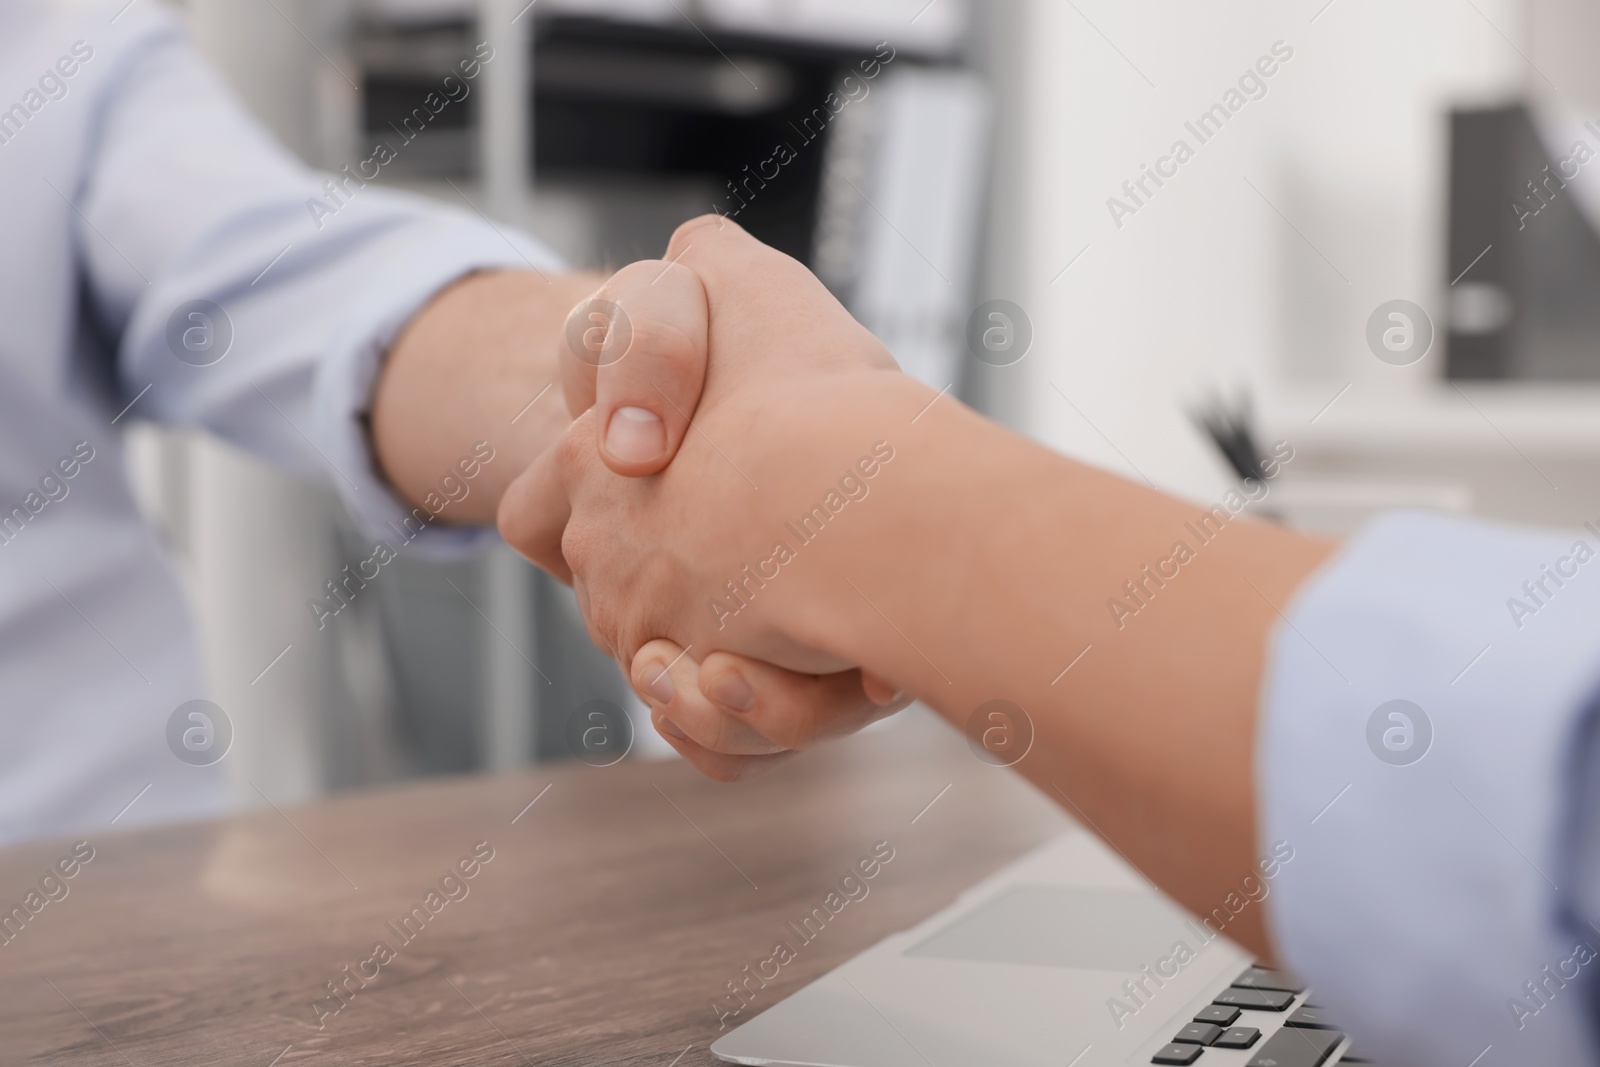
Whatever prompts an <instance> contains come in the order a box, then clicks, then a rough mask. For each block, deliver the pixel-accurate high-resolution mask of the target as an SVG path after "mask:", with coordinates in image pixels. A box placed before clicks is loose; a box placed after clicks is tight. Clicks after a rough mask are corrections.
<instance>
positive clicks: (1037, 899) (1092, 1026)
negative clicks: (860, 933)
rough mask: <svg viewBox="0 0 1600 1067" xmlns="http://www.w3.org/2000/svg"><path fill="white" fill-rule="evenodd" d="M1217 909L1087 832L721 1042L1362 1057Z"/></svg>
mask: <svg viewBox="0 0 1600 1067" xmlns="http://www.w3.org/2000/svg"><path fill="white" fill-rule="evenodd" d="M1269 884H1270V883H1269ZM869 906H870V905H869ZM1248 906H1250V907H1259V906H1260V905H1259V904H1250V905H1248ZM1224 914H1226V913H1224ZM1217 925H1218V924H1217V923H1216V922H1215V921H1213V922H1212V923H1210V924H1209V925H1208V924H1207V923H1204V922H1202V921H1201V920H1199V919H1197V918H1195V917H1194V916H1192V915H1190V914H1188V913H1187V912H1185V911H1184V910H1183V909H1181V908H1179V907H1178V906H1177V905H1176V904H1174V903H1172V902H1171V901H1170V900H1168V899H1167V898H1166V897H1165V896H1163V895H1162V894H1161V893H1160V892H1159V891H1158V890H1156V889H1155V888H1154V887H1152V886H1151V885H1150V884H1149V883H1148V882H1146V881H1145V880H1144V879H1143V878H1141V877H1140V876H1139V875H1138V873H1137V872H1135V871H1134V870H1133V869H1132V868H1130V867H1129V866H1128V865H1127V864H1126V863H1125V862H1124V861H1123V860H1122V859H1121V858H1120V857H1118V856H1116V855H1115V854H1114V853H1112V852H1111V851H1110V850H1109V849H1108V848H1107V847H1106V846H1105V845H1104V844H1103V843H1102V842H1100V841H1099V839H1097V838H1095V837H1093V836H1091V835H1089V834H1088V833H1086V832H1083V831H1081V830H1080V831H1075V832H1073V833H1070V834H1068V835H1066V836H1064V837H1061V838H1058V839H1056V840H1054V841H1052V842H1050V843H1049V844H1046V845H1044V846H1043V847H1041V848H1039V849H1037V850H1035V851H1034V852H1032V853H1029V854H1028V855H1026V856H1024V857H1023V858H1022V859H1020V860H1018V861H1017V862H1015V863H1013V864H1011V865H1010V866H1008V867H1006V868H1004V869H1002V870H1001V871H999V872H998V873H996V874H995V875H993V876H992V877H990V878H988V879H986V880H984V881H983V882H980V883H979V884H978V885H976V886H974V887H973V888H972V889H970V890H968V891H967V892H966V893H964V894H962V896H961V897H960V898H958V899H957V901H956V902H955V903H954V904H952V905H951V906H950V907H948V908H946V909H945V910H944V911H941V912H939V913H938V914H936V915H934V916H933V917H932V918H930V919H928V920H927V921H925V922H923V923H920V924H919V925H917V926H914V927H912V928H911V929H909V930H905V931H902V932H900V933H897V934H892V935H890V936H889V937H887V938H885V939H884V940H882V941H880V942H879V943H878V944H877V945H874V946H873V947H872V948H870V949H868V950H867V951H866V952H864V953H862V954H861V955H859V956H857V957H855V958H854V959H852V960H850V961H849V962H848V963H846V964H844V965H843V966H841V967H838V968H836V969H835V970H833V971H830V972H829V973H828V974H826V975H824V976H823V977H821V978H819V979H817V980H816V981H815V982H812V983H811V984H810V985H808V986H806V987H805V988H804V989H802V990H800V991H799V992H797V993H795V994H794V995H792V996H790V997H788V998H787V999H785V1000H783V1001H780V1002H779V1003H777V1004H775V1005H773V1006H772V1007H770V1008H768V1009H767V1010H766V1011H765V1012H763V1013H762V1014H760V1015H758V1016H756V1017H754V1018H752V1019H751V1020H750V1021H748V1022H746V1023H744V1024H743V1025H741V1026H739V1027H738V1028H737V1029H735V1030H732V1031H730V1032H729V1033H727V1034H725V1035H723V1036H722V1037H721V1038H720V1039H718V1040H717V1041H716V1042H714V1043H713V1044H712V1046H711V1051H712V1052H713V1053H715V1054H716V1055H717V1056H718V1057H719V1058H721V1059H722V1060H725V1061H727V1062H729V1063H742V1064H757V1065H778V1064H784V1065H794V1067H802V1065H803V1067H971V1065H973V1064H982V1065H984V1067H1109V1065H1113V1064H1115V1065H1118V1067H1123V1065H1127V1064H1141V1065H1142V1064H1180V1065H1181V1064H1199V1065H1202V1067H1247V1065H1248V1067H1322V1065H1323V1064H1333V1063H1338V1062H1364V1061H1361V1060H1360V1059H1359V1058H1358V1057H1356V1056H1355V1055H1354V1054H1353V1053H1351V1052H1350V1042H1349V1039H1348V1038H1347V1037H1346V1036H1345V1035H1344V1034H1343V1033H1342V1032H1340V1031H1339V1030H1338V1029H1336V1028H1335V1027H1333V1026H1331V1025H1330V1024H1329V1023H1328V1022H1327V1019H1326V1015H1325V1013H1324V1012H1323V1011H1322V1010H1321V1009H1320V1008H1318V1007H1317V1006H1316V1004H1315V1002H1314V1000H1313V999H1312V997H1311V993H1310V991H1309V990H1307V989H1306V988H1305V987H1304V986H1303V985H1301V984H1300V983H1299V982H1297V981H1295V980H1294V979H1293V978H1292V977H1289V976H1287V975H1285V974H1282V973H1277V972H1273V971H1270V970H1268V969H1266V968H1263V967H1259V966H1257V965H1256V961H1255V960H1254V959H1253V958H1252V957H1251V955H1250V954H1249V953H1247V952H1245V951H1244V950H1243V949H1241V948H1240V947H1239V946H1237V945H1235V944H1234V943H1233V942H1231V941H1229V940H1228V938H1227V936H1226V935H1225V934H1223V933H1219V932H1217V930H1216V928H1215V927H1216V926H1217Z"/></svg>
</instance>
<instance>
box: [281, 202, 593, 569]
mask: <svg viewBox="0 0 1600 1067" xmlns="http://www.w3.org/2000/svg"><path fill="white" fill-rule="evenodd" d="M507 269H509V270H536V271H560V270H562V269H564V268H563V265H562V264H561V262H560V260H559V259H557V257H556V256H555V255H554V254H553V253H551V252H550V251H549V250H547V249H546V248H544V247H543V246H542V245H540V244H539V243H538V242H536V241H534V240H533V239H532V238H529V237H526V236H524V235H522V234H520V233H517V232H515V231H512V230H509V229H496V228H492V227H490V226H487V225H484V226H481V227H480V226H477V225H476V224H465V225H462V224H442V225H438V226H436V227H435V232H434V233H432V234H430V235H429V236H427V237H426V238H424V239H423V240H421V241H418V242H417V243H416V244H415V245H414V246H413V247H412V248H410V249H409V250H408V251H407V252H405V253H404V254H402V255H399V256H397V257H395V258H393V259H392V260H390V261H389V262H387V263H386V264H384V265H383V267H382V268H381V269H379V270H377V271H375V272H374V274H373V275H372V277H371V280H370V282H369V284H366V285H364V286H363V287H362V289H361V290H360V291H359V292H357V293H355V294H353V296H352V298H351V304H350V308H349V311H348V313H347V314H345V315H344V316H343V318H342V319H341V320H340V322H339V325H338V327H337V329H336V333H335V335H334V338H333V340H332V342H331V344H330V346H329V353H328V356H327V358H326V359H324V360H323V361H322V363H321V364H320V365H319V366H318V368H317V371H316V376H315V379H314V383H313V386H312V396H311V407H312V418H313V421H314V425H315V427H316V433H317V436H318V437H319V439H320V440H319V444H320V446H321V448H322V449H323V451H324V452H325V453H326V456H327V459H328V461H329V463H330V465H331V466H332V467H333V469H334V470H335V471H338V472H340V475H341V477H338V478H335V479H333V482H334V485H335V488H336V489H337V490H338V491H339V494H340V496H341V498H342V499H343V500H344V502H345V505H346V507H347V508H348V509H349V510H350V513H351V515H352V516H353V517H354V519H355V521H356V523H357V525H358V526H359V527H360V528H361V529H362V531H363V532H364V533H366V534H367V535H369V536H372V537H377V538H380V539H383V540H387V541H391V542H392V541H394V540H395V539H399V540H400V541H401V542H402V543H405V544H406V545H408V546H409V547H411V548H413V549H415V550H416V551H418V552H419V553H420V554H422V555H432V556H449V555H455V554H459V553H461V552H463V551H466V550H468V549H470V548H473V547H476V546H479V545H481V544H482V543H484V542H485V541H488V540H492V539H493V538H494V537H495V532H494V530H493V528H492V527H487V526H451V525H446V524H443V523H436V522H433V521H431V520H428V521H424V520H425V518H426V517H427V516H428V512H427V511H426V510H425V509H415V508H413V507H411V506H410V505H409V504H406V503H405V502H404V501H403V500H401V499H400V498H399V497H398V496H397V495H396V494H395V491H394V489H393V488H392V487H391V486H390V485H389V483H388V481H387V480H386V479H385V478H384V477H383V476H382V474H380V473H379V470H378V464H377V460H376V457H375V456H374V455H373V452H372V443H371V437H370V435H369V433H368V426H367V415H368V413H369V412H370V411H371V408H372V394H373V389H374V386H375V385H376V382H377V377H378V372H379V370H380V369H381V368H382V366H383V360H384V357H385V356H386V355H387V353H388V351H389V347H390V345H391V344H393V342H394V340H395V338H396V337H397V336H398V335H399V333H400V331H401V330H402V329H403V328H404V327H405V325H406V324H407V323H408V322H409V321H410V320H411V318H412V317H413V316H414V315H415V314H416V313H417V312H418V311H420V310H421V309H422V308H423V306H424V305H425V304H427V302H428V301H429V300H430V299H432V298H433V296H434V295H435V294H436V293H438V292H439V291H440V290H442V289H444V288H445V287H447V286H449V285H450V284H451V283H452V282H455V281H457V280H458V279H460V278H462V277H465V276H466V275H468V274H471V273H473V272H474V271H479V270H507ZM451 473H452V472H451V471H450V470H441V471H440V472H439V475H440V477H441V478H443V477H445V476H446V475H449V474H451ZM419 527H420V530H421V532H420V533H419V532H417V531H418V529H419Z"/></svg>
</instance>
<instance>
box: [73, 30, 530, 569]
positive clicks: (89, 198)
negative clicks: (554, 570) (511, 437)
mask: <svg viewBox="0 0 1600 1067" xmlns="http://www.w3.org/2000/svg"><path fill="white" fill-rule="evenodd" d="M123 22H125V23H134V25H132V26H122V27H119V30H120V32H119V33H118V35H117V36H118V38H119V40H120V41H121V42H123V43H120V44H119V45H118V46H116V47H115V48H114V54H113V55H111V56H110V57H108V58H107V59H105V60H103V61H102V62H103V63H104V64H105V65H106V66H105V67H103V68H100V69H102V70H105V71H106V80H105V82H104V83H103V84H102V86H101V92H100V95H99V100H100V107H101V115H100V117H99V121H98V124H97V126H98V135H97V142H96V143H95V144H94V145H93V146H92V150H91V151H90V152H89V153H88V154H87V156H88V158H89V160H90V166H89V168H88V171H87V173H85V174H84V175H82V176H81V179H80V181H81V186H80V187H79V188H77V189H76V190H74V191H73V194H72V195H73V198H74V200H75V202H76V203H77V205H78V208H79V212H80V221H81V226H80V233H79V241H80V245H81V250H82V254H83V262H85V263H86V264H87V275H88V277H87V289H88V295H89V297H90V299H91V301H92V307H93V309H94V311H95V313H96V315H97V317H98V318H99V320H100V321H101V323H102V324H103V325H104V327H105V329H106V332H107V334H108V335H109V336H112V337H118V338H120V345H119V353H118V369H119V378H120V383H121V386H122V388H123V390H124V395H125V397H126V399H127V400H133V399H134V398H135V397H136V396H138V395H139V394H140V393H141V391H142V390H144V389H146V388H147V387H148V389H149V392H148V393H146V394H145V395H143V396H142V397H141V398H140V399H139V400H138V402H137V404H136V406H135V408H134V414H135V416H138V415H143V416H145V417H153V418H157V419H160V420H162V421H166V422H171V423H178V424H189V425H195V426H200V427H204V428H206V429H208V430H210V431H212V432H214V433H216V434H218V435H220V436H222V437H224V438H226V439H228V440H230V441H233V442H234V443H236V444H238V445H240V446H242V447H244V448H246V449H248V450H250V451H251V452H254V453H255V454H257V455H259V456H261V457H263V458H265V459H267V460H269V461H271V462H274V463H276V464H278V465H280V466H283V467H286V468H288V469H290V470H292V471H296V472H301V473H306V474H315V475H317V476H319V477H323V478H325V479H326V480H328V481H329V482H330V483H331V484H332V485H334V486H335V487H336V488H337V490H338V491H339V492H340V494H341V495H342V496H343V498H344V500H345V501H346V503H347V504H348V505H349V507H350V509H351V510H352V512H353V513H354V514H355V515H356V517H357V518H358V520H360V521H361V523H362V525H363V526H364V527H366V528H367V529H368V530H369V531H370V532H372V533H373V534H374V536H380V537H389V538H392V537H394V536H395V535H396V533H395V529H394V527H395V525H397V524H399V523H400V521H401V519H402V516H403V515H405V514H407V509H405V508H404V507H403V506H402V504H401V502H400V501H399V500H398V499H397V498H396V497H395V496H394V495H393V494H392V493H391V491H390V490H389V488H388V487H387V485H386V483H385V482H384V480H383V479H382V478H381V477H380V476H379V475H378V473H377V471H376V470H375V468H374V464H373V459H372V456H371V454H370V451H369V447H368V443H367V434H366V427H365V416H366V413H367V409H368V404H369V400H370V396H371V392H372V387H373V382H374V379H375V377H376V374H377V372H378V369H379V366H380V363H381V360H382V357H383V354H384V353H385V351H386V350H387V348H388V346H389V344H390V342H391V341H392V340H393V339H394V338H395V336H396V335H397V334H398V333H399V331H400V330H401V329H402V328H403V327H404V325H405V324H406V322H407V321H408V320H409V319H410V317H411V316H412V315H413V314H414V313H415V312H417V311H418V310H419V309H420V308H421V307H422V305H423V304H425V303H426V302H427V300H428V299H429V298H430V297H431V296H432V295H433V294H435V293H436V292H438V291H439V290H440V289H441V288H443V287H445V286H446V285H448V284H450V283H451V282H452V281H455V280H456V279H459V278H461V277H462V276H464V275H466V274H469V273H471V272H472V271H475V270H480V269H493V268H512V269H522V270H535V271H540V272H549V271H553V270H558V269H560V264H559V263H558V261H557V259H556V257H555V256H553V255H552V254H551V253H550V252H549V251H548V250H546V249H545V248H543V247H542V246H541V245H539V244H538V243H537V242H535V241H533V240H532V239H530V238H528V237H526V236H523V235H521V234H518V233H516V232H514V231H512V230H510V229H508V228H504V227H497V226H494V225H492V224H490V223H489V222H488V221H487V220H485V219H483V218H481V217H480V216H478V215H477V214H475V213H474V212H473V210H472V209H471V208H470V207H467V206H466V205H465V204H464V205H463V208H462V209H461V210H456V209H453V208H451V207H447V206H445V205H441V204H437V203H434V202H432V201H429V200H425V199H422V198H419V197H413V196H407V195H402V194H399V193H396V192H392V191H389V190H385V189H381V188H378V187H377V186H376V185H374V184H371V183H367V184H363V183H362V182H361V181H360V180H359V179H360V176H359V174H358V175H357V177H356V179H354V180H351V179H348V178H343V177H341V178H339V179H338V180H337V181H338V184H337V185H336V186H335V187H334V189H333V191H332V192H331V193H330V191H329V188H328V187H327V185H326V184H325V183H326V182H327V181H328V178H329V175H326V174H321V173H317V172H313V171H311V170H309V169H307V168H306V167H304V166H302V165H301V164H300V163H299V162H298V161H296V160H295V159H294V158H293V157H291V156H290V155H289V154H288V153H287V152H286V151H285V150H284V149H282V148H281V147H279V146H278V145H277V144H276V143H275V142H274V141H273V140H272V139H271V137H270V136H268V135H267V134H266V133H265V132H264V131H263V130H262V129H261V128H260V127H259V126H258V125H257V123H256V122H255V121H254V120H253V119H252V118H251V117H250V116H248V115H247V114H245V113H244V111H243V110H242V108H241V107H240V106H239V105H238V104H237V102H236V101H235V100H234V98H233V96H232V94H231V93H230V92H229V91H228V89H227V87H226V86H224V85H223V84H222V82H221V80H220V79H219V78H218V77H217V76H216V75H215V74H214V73H213V72H212V71H211V70H210V69H208V68H207V67H206V65H205V64H204V63H203V62H202V61H201V60H200V58H199V57H198V56H197V55H196V54H195V52H194V50H193V49H192V47H191V46H190V44H189V43H188V41H187V40H186V38H185V37H184V35H183V33H182V32H181V29H180V28H179V27H178V26H177V24H176V22H175V20H173V19H172V18H171V17H170V16H168V15H166V14H165V13H164V12H162V11H160V9H159V8H155V7H153V6H151V5H141V6H140V7H137V8H133V9H131V10H129V11H128V12H127V14H126V17H125V18H124V19H123ZM108 50H110V49H108ZM458 82H459V83H460V84H464V85H468V86H470V87H472V88H471V90H470V91H476V87H475V86H473V83H472V82H471V81H469V80H465V79H458ZM456 91H457V92H459V90H456ZM447 106H451V107H459V106H461V104H460V103H459V101H452V102H451V103H449V104H448V105H447ZM399 141H400V139H399V137H398V136H396V137H393V138H390V141H389V143H390V146H391V147H392V148H394V150H395V151H396V152H397V153H403V152H404V151H406V147H405V145H404V143H403V142H402V143H398V144H396V142H399ZM367 154H368V153H363V156H364V157H365V156H366V155H367ZM352 169H353V168H352ZM373 172H374V171H373V170H372V169H371V168H368V170H367V173H373ZM317 204H320V205H321V208H319V209H317V210H313V208H314V206H315V205H317ZM208 305H209V306H208ZM215 309H220V312H217V311H216V310H215ZM196 311H198V312H199V314H200V315H201V316H203V317H202V318H194V317H193V316H192V313H193V312H196ZM186 331H187V332H186ZM186 344H187V345H188V346H189V347H187V348H186V347H185V346H186ZM207 345H211V346H213V347H212V348H210V349H208V348H207ZM224 349H225V354H221V355H220V358H217V359H216V361H215V362H209V360H210V359H211V358H212V357H213V356H216V355H218V354H219V353H220V352H222V351H224ZM470 358H471V354H470V353H466V352H463V353H462V359H463V360H466V359H470ZM516 399H517V398H507V403H508V405H511V406H512V409H513V410H515V406H516V404H515V402H514V401H515V400H516ZM527 399H532V398H531V397H530V398H527ZM119 406H120V405H119ZM485 438H487V439H489V440H490V443H491V444H493V443H494V442H493V433H492V428H486V429H485ZM450 473H451V471H450V470H449V469H442V470H440V471H439V475H440V477H441V478H443V477H444V476H446V475H449V474H450ZM482 532H483V531H476V530H466V529H461V528H454V529H452V528H450V527H448V526H443V525H441V524H437V523H436V524H431V525H429V527H428V529H427V531H426V532H425V533H424V534H423V536H422V538H420V539H419V540H418V542H417V543H418V544H419V545H421V544H424V543H426V542H427V541H432V542H433V543H434V547H439V546H440V545H441V544H449V543H451V542H463V541H470V540H473V539H475V538H476V537H477V536H478V535H480V534H481V533H482Z"/></svg>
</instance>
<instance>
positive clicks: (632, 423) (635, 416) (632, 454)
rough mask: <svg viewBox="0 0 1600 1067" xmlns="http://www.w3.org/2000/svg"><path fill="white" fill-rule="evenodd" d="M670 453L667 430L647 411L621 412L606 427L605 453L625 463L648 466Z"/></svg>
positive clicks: (623, 410) (624, 410)
mask: <svg viewBox="0 0 1600 1067" xmlns="http://www.w3.org/2000/svg"><path fill="white" fill-rule="evenodd" d="M666 449H667V428H666V426H665V425H663V424H662V422H661V419H660V417H659V416H657V415H656V413H655V412H653V411H646V410H645V409H644V408H633V407H627V408H618V409H617V410H615V411H613V412H612V413H611V424H610V425H609V426H607V427H606V451H607V452H608V453H610V455H611V457H612V458H613V459H618V460H621V461H622V462H624V463H648V462H649V461H651V460H653V459H659V458H660V456H661V453H663V452H665V451H666Z"/></svg>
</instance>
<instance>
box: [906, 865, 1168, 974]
mask: <svg viewBox="0 0 1600 1067" xmlns="http://www.w3.org/2000/svg"><path fill="white" fill-rule="evenodd" d="M1179 939H1183V940H1185V941H1190V942H1192V941H1193V940H1194V935H1193V933H1192V932H1190V931H1189V930H1187V929H1186V916H1185V915H1184V913H1183V912H1181V911H1179V910H1178V909H1177V908H1176V907H1175V906H1173V905H1172V904H1169V903H1167V902H1166V901H1165V900H1164V899H1162V898H1160V897H1158V896H1156V895H1154V894H1152V893H1150V892H1149V891H1147V890H1126V889H1091V888H1086V887H1076V886H1059V885H1018V886H1013V887H1011V888H1010V889H1007V890H1006V891H1004V892H1002V893H999V894H998V895H996V896H995V898H994V899H993V900H991V901H989V902H988V903H987V904H984V905H982V906H980V907H978V908H976V909H975V910H973V911H970V912H968V913H967V914H965V915H963V916H962V917H961V918H959V919H957V920H955V921H954V922H952V923H951V924H950V925H948V926H946V927H944V928H943V929H942V930H939V931H938V932H937V933H935V934H933V936H931V937H929V938H927V939H926V940H924V941H922V942H921V943H919V944H916V945H913V946H912V947H911V948H908V949H906V953H905V954H906V955H907V956H928V957H932V958H934V959H947V960H980V961H983V962H987V963H1021V964H1033V965H1036V966H1040V967H1072V968H1078V969H1082V970H1091V971H1116V972H1122V973H1126V972H1130V971H1137V970H1139V968H1140V967H1142V966H1144V965H1145V964H1147V963H1151V962H1153V961H1154V960H1155V959H1157V958H1158V957H1161V956H1165V955H1167V954H1168V953H1169V952H1171V951H1172V946H1173V943H1174V942H1176V941H1178V940H1179Z"/></svg>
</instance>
